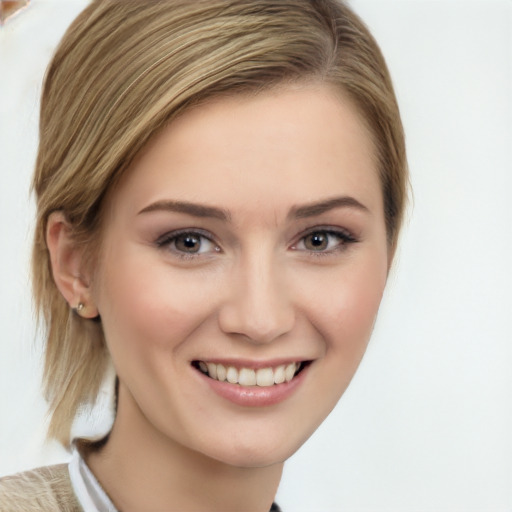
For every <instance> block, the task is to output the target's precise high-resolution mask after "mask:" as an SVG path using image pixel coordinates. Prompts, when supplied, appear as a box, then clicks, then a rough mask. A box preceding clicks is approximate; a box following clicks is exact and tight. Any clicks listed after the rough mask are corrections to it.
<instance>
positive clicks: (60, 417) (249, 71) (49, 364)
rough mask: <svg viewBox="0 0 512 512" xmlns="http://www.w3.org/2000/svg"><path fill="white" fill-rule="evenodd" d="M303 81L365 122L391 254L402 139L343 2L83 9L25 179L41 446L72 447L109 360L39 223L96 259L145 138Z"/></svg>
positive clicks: (379, 75) (206, 2) (158, 0)
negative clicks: (121, 183)
mask: <svg viewBox="0 0 512 512" xmlns="http://www.w3.org/2000/svg"><path fill="white" fill-rule="evenodd" d="M302 81H305V82H313V83H315V82H318V83H325V84H329V85H331V86H334V87H335V88H337V89H338V90H339V91H340V92H342V93H343V94H344V95H345V97H348V98H349V99H350V100H351V101H352V102H353V103H354V105H355V106H356V108H357V109H358V111H359V113H360V115H361V116H362V118H363V120H364V121H365V122H366V124H367V126H368V128H369V132H370V133H371V136H372V138H373V142H374V145H375V149H376V159H377V163H378V171H379V177H380V181H381V186H382V192H383V198H384V208H385V212H384V213H385V220H386V228H387V235H388V242H389V245H390V248H391V250H394V247H395V245H396V242H397V238H398V233H399V231H400V226H401V224H402V218H403V213H404V208H405V204H406V197H407V187H408V177H407V164H406V155H405V143H404V135H403V129H402V124H401V120H400V114H399V110H398V106H397V102H396V98H395V94H394V91H393V86H392V83H391V79H390V76H389V73H388V70H387V67H386V64H385V61H384V59H383V57H382V54H381V52H380V50H379V47H378V45H377V44H376V42H375V40H374V38H373V37H372V35H371V34H370V32H369V31H368V29H367V28H366V26H365V25H364V24H363V22H362V21H361V20H360V19H359V17H358V16H357V15H356V14H355V13H354V12H353V11H352V10H351V9H350V8H349V7H348V6H347V5H346V4H345V3H343V2H341V1H338V0H93V1H92V2H91V3H90V5H89V6H88V7H87V8H86V9H85V10H84V11H83V12H82V13H81V14H80V15H79V16H78V17H77V18H76V19H75V21H74V22H73V23H72V25H71V26H70V27H69V29H68V30H67V32H66V34H65V35H64V37H63V39H62V40H61V42H60V44H59V46H58V48H57V50H56V52H55V55H54V57H53V59H52V61H51V63H50V65H49V67H48V70H47V73H46V76H45V81H44V86H43V92H42V98H41V113H40V132H39V136H40V140H39V150H38V155H37V162H36V168H35V173H34V178H33V190H34V192H35V196H36V202H37V224H36V229H35V237H34V245H33V257H32V275H33V289H34V297H35V306H36V311H37V312H38V315H39V319H40V320H41V325H42V326H43V327H44V335H45V339H46V347H45V366H44V376H43V379H44V391H45V396H46V399H47V400H48V403H49V411H50V414H51V421H50V427H49V432H48V435H49V436H50V437H53V438H56V439H58V440H60V441H61V442H62V443H63V444H64V445H67V444H68V443H69V437H70V428H71V425H72V422H73V419H74V417H75V415H76V413H77V411H78V409H79V408H80V406H81V405H84V404H87V403H93V402H94V401H95V399H96V396H97V393H98V390H99V386H100V383H101V381H102V377H103V375H104V372H105V369H106V367H107V364H108V361H109V355H108V351H107V349H106V346H105V340H104V336H103V330H102V326H101V321H96V322H94V321H91V320H88V319H84V318H81V317H79V316H78V315H75V314H73V313H72V312H71V310H70V305H68V304H67V303H66V301H65V299H64V298H63V296H62V295H61V294H60V292H59V291H58V289H57V287H56V285H55V282H54V280H53V277H52V269H51V263H50V258H49V253H48V248H47V244H46V237H45V234H46V227H47V222H48V217H49V215H50V214H51V213H52V212H55V211H61V212H62V213H63V214H64V215H65V217H66V219H67V221H68V223H69V225H70V226H71V230H72V234H73V237H74V240H75V241H76V244H81V245H82V246H83V247H84V248H85V251H86V252H88V254H89V255H90V258H91V259H92V260H93V259H94V254H95V250H96V249H97V247H98V246H99V244H101V219H102V211H103V210H102V206H103V201H104V198H105V196H106V194H107V191H110V190H111V189H112V188H113V187H115V184H116V182H117V181H118V180H119V178H120V176H121V175H122V174H123V172H124V171H125V170H126V169H127V167H128V166H129V165H130V163H131V162H132V161H133V159H134V157H135V156H136V155H137V153H138V152H139V151H140V150H141V149H142V148H143V147H144V145H145V144H146V143H147V142H148V140H149V139H150V138H151V137H153V136H154V135H155V134H156V133H157V132H159V131H160V130H161V129H162V128H163V127H164V126H166V125H167V124H168V123H170V122H172V120H173V119H175V118H176V117H177V116H178V115H180V114H181V113H183V112H185V111H186V110H187V109H190V108H192V107H193V106H197V105H198V104H201V103H202V102H205V101H207V100H209V99H212V98H215V97H218V96H221V95H231V94H253V93H258V92H260V91H264V90H267V89H269V88H272V87H275V86H279V85H281V84H286V83H294V82H302Z"/></svg>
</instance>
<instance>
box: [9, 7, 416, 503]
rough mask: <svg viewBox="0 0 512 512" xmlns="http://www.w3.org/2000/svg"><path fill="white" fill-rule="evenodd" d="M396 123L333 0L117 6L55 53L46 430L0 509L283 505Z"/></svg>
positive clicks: (349, 372) (397, 170) (395, 226)
mask: <svg viewBox="0 0 512 512" xmlns="http://www.w3.org/2000/svg"><path fill="white" fill-rule="evenodd" d="M406 183H407V171H406V161H405V149H404V140H403V133H402V127H401V123H400V117H399V112H398V107H397V105H396V100H395V97H394V93H393V89H392V85H391V82H390V79H389V75H388V72H387V69H386V66H385V63H384V61H383V58H382V56H381V54H380V51H379V49H378V47H377V45H376V43H375V42H374V40H373V38H372V37H371V35H370V34H369V33H368V30H367V29H366V28H365V27H364V25H363V24H362V23H361V21H360V20H359V19H358V18H357V16H355V15H354V13H352V11H351V10H350V9H349V8H348V7H347V6H345V5H344V4H341V3H339V2H337V1H335V0H311V1H299V0H285V1H280V2H270V1H244V2H233V1H227V0H213V1H212V0H208V1H199V2H189V1H179V0H173V1H159V2H140V1H139V0H122V1H121V0H108V1H106V0H102V1H99V0H97V1H93V2H92V3H91V5H90V6H89V7H88V8H87V9H86V10H85V11H84V12H83V13H82V14H81V15H80V16H79V17H78V18H77V20H75V22H74V23H73V24H72V26H71V27H70V29H69V30H68V32H67V33H66V35H65V36H64V38H63V40H62V42H61V44H60V46H59V48H58V50H57V52H56V54H55V56H54V59H53V61H52V63H51V64H50V67H49V69H48V73H47V76H46V80H45V85H44V90H43V96H42V105H41V120H40V147H39V154H38V160H37V164H36V171H35V176H34V183H33V186H34V190H35V192H36V196H37V211H38V221H37V226H36V235H35V242H34V252H33V278H34V290H35V297H36V303H37V306H38V308H39V311H40V312H41V314H42V315H43V317H44V320H45V322H46V326H47V347H46V361H45V389H46V395H47V397H48V400H49V404H50V409H51V413H52V421H51V425H50V431H49V435H50V436H51V437H54V438H56V439H58V440H60V441H61V442H62V443H63V444H64V445H69V444H70V439H69V437H70V428H71V424H72V421H73V419H74V418H75V416H76V414H77V411H78V409H79V408H80V407H81V406H82V405H83V404H87V403H91V402H94V400H95V398H96V397H97V394H98V389H99V386H100V384H101V381H102V378H103V376H104V374H105V371H106V369H107V367H108V366H109V364H110V362H112V364H113V366H114V368H115V371H116V375H117V380H116V418H115V421H114V424H113V426H112V430H111V431H110V433H109V434H108V435H107V436H106V437H104V438H103V439H101V440H99V441H92V440H85V439H74V440H71V441H72V446H73V450H74V456H73V460H72V462H71V463H70V465H69V468H68V467H67V466H64V465H62V466H56V467H49V468H39V469H37V470H34V471H32V472H27V473H24V474H21V475H17V476H14V477H9V478H6V479H4V480H2V481H1V482H0V497H1V498H2V499H1V500H0V503H2V507H3V508H0V510H9V511H11V510H24V511H26V510H81V509H83V510H86V511H88V510H98V511H101V510H144V511H151V510H177V511H186V510H194V511H198V510H205V511H206V510H207V511H216V510H219V511H255V512H256V511H267V510H269V509H274V510H275V509H277V508H276V505H274V504H273V499H274V496H275V493H276V490H277V486H278V484H279V480H280V477H281V472H282V468H283V462H284V460H286V459H287V458H288V457H290V456H291V455H292V454H293V453H294V452H295V451H296V450H297V449H298V448H299V447H300V446H301V445H302V444H303V443H304V441H305V440H306V439H307V438H308V437H309V436H310V435H311V434H312V433H313V432H314V430H315V429H316V428H317V427H318V425H319V424H320V423H321V422H322V421H323V420H324V419H325V417H326V416H327V415H328V414H329V412H330V411H331V410H332V408H333V407H334V405H335V404H336V402H337V401H338V400H339V398H340V396H341V395H342V393H343V392H344V390H345V389H346V387H347V386H348V384H349V382H350V380H351V378H352V376H353V374H354V372H355V370H356V368H357V366H358V364H359V362H360V360H361V358H362V356H363V353H364V350H365V348H366V345H367V342H368V339H369V337H370V334H371V331H372V328H373V324H374V322H375V318H376V314H377V311H378V307H379V303H380V300H381V297H382V293H383V291H384V287H385V283H386V278H387V275H388V272H389V268H390V266H391V263H392V259H393V254H394V251H395V248H396V243H397V238H398V234H399V230H400V225H401V220H402V216H403V210H404V205H405V195H406Z"/></svg>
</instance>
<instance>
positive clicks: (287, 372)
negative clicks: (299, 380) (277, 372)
mask: <svg viewBox="0 0 512 512" xmlns="http://www.w3.org/2000/svg"><path fill="white" fill-rule="evenodd" d="M296 369H297V366H296V365H295V363H291V364H289V365H287V366H286V368H285V369H284V378H285V380H286V382H290V381H291V380H292V379H293V376H294V375H295V370H296Z"/></svg>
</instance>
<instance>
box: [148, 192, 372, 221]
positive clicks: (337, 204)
mask: <svg viewBox="0 0 512 512" xmlns="http://www.w3.org/2000/svg"><path fill="white" fill-rule="evenodd" d="M335 208H353V209H356V210H360V211H363V212H369V211H370V210H369V209H368V208H367V207H366V206H365V205H364V204H362V203H360V202H359V201H358V200H357V199H355V198H354V197H351V196H340V197H333V198H330V199H326V200H324V201H319V202H314V203H310V204H306V205H302V206H293V207H292V208H291V209H290V212H289V213H288V218H296V219H305V218H308V217H314V216H316V215H321V214H322V213H325V212H328V211H330V210H333V209H335ZM157 211H166V212H177V213H185V214H187V215H192V216H193V217H211V218H214V219H219V220H222V221H230V220H231V214H230V213H229V211H227V210H224V209H223V208H217V207H215V206H207V205H204V204H198V203H191V202H188V201H172V200H163V201H156V202H155V203H152V204H150V205H149V206H146V207H145V208H143V209H142V210H141V211H140V212H139V215H140V214H143V213H149V212H157Z"/></svg>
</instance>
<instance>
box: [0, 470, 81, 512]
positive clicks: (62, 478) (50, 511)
mask: <svg viewBox="0 0 512 512" xmlns="http://www.w3.org/2000/svg"><path fill="white" fill-rule="evenodd" d="M0 512H82V509H81V507H80V505H79V504H78V502H77V500H76V497H75V494H74V492H73V488H72V487H71V481H70V479H69V473H68V466H67V464H58V465H56V466H45V467H41V468H37V469H32V470H30V471H25V472H23V473H18V474H16V475H12V476H6V477H3V478H0Z"/></svg>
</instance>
